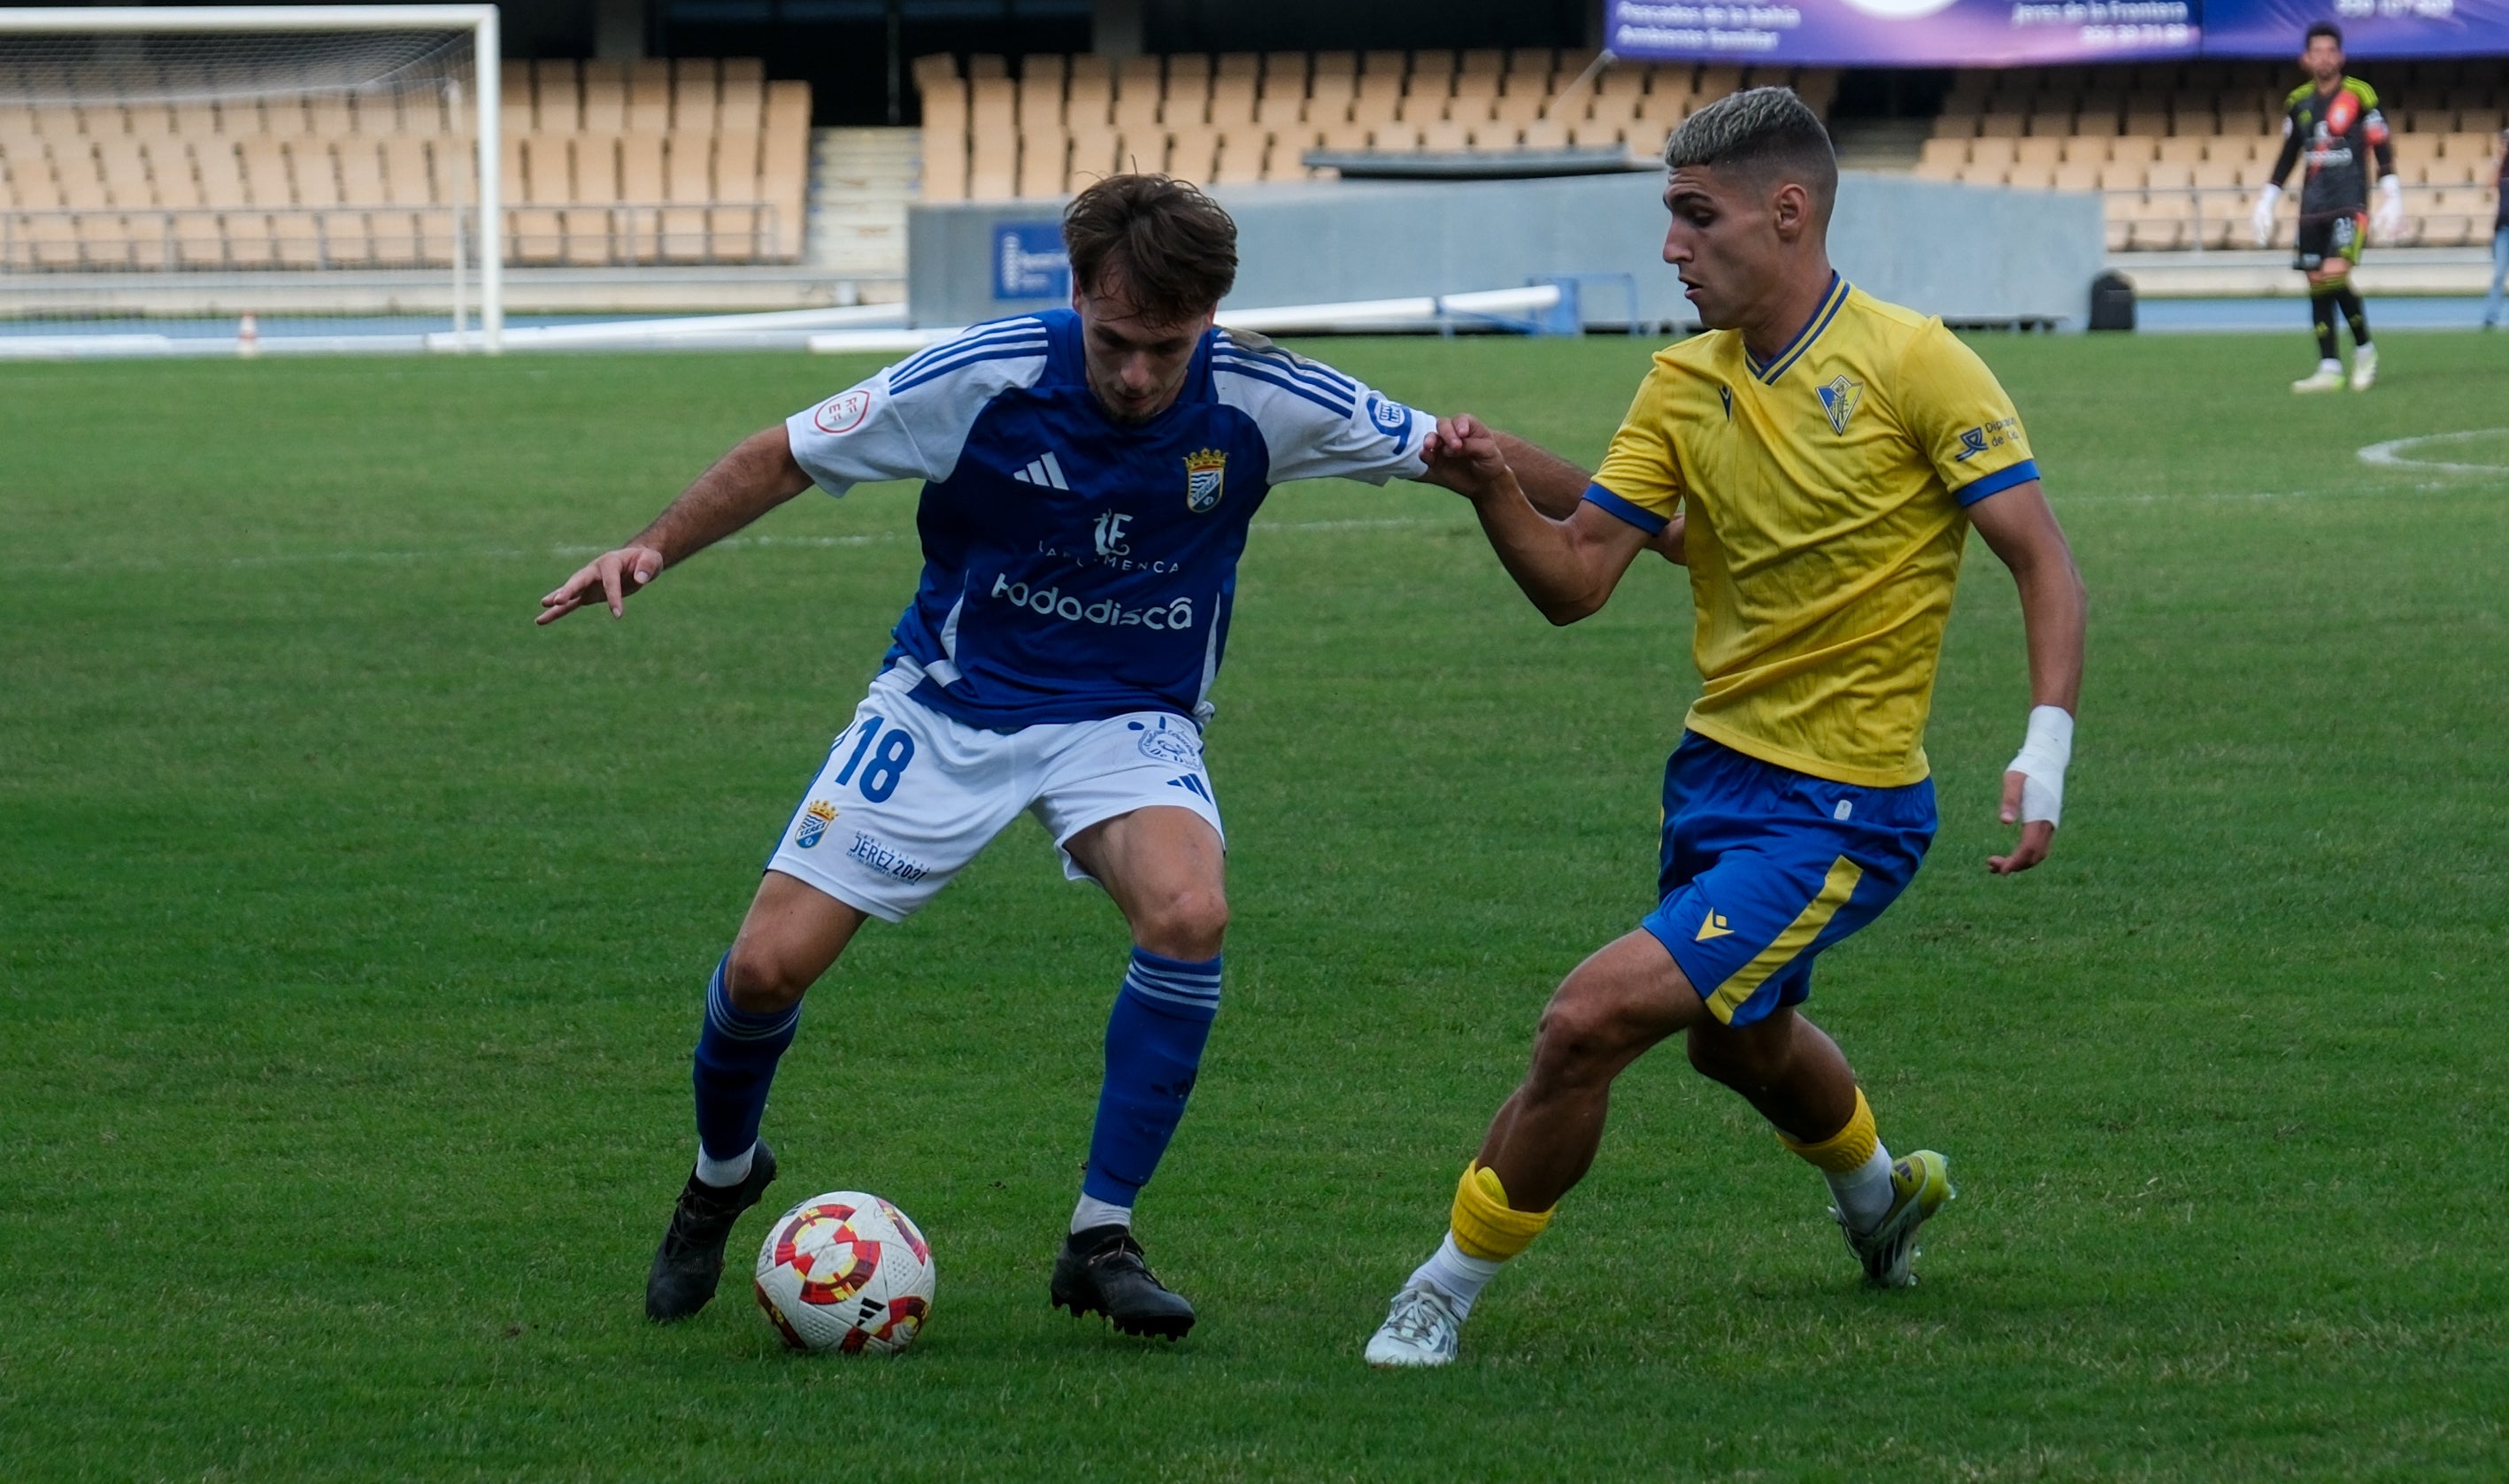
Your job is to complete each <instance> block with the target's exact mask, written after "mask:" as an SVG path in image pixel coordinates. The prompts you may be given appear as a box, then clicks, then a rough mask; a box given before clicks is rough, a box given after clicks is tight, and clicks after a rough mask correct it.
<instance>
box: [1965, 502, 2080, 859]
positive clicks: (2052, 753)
mask: <svg viewBox="0 0 2509 1484" xmlns="http://www.w3.org/2000/svg"><path fill="white" fill-rule="evenodd" d="M1968 515H1969V520H1970V522H1971V523H1972V524H1974V525H1975V526H1976V527H1977V534H1978V535H1979V536H1981V537H1984V538H1986V544H1987V547H1988V549H1990V550H1992V551H1993V552H1994V553H1995V554H1996V555H1997V556H1998V557H2000V558H2002V559H2003V565H2004V566H2006V567H2008V568H2010V569H2011V570H2012V579H2013V581H2014V583H2015V584H2017V585H2018V586H2019V587H2020V589H2021V623H2022V629H2023V631H2024V633H2025V634H2026V635H2027V636H2028V642H2029V646H2030V726H2029V733H2028V739H2027V740H2026V741H2025V742H2023V744H2022V747H2021V754H2020V756H2018V757H2016V758H2014V759H2013V760H2012V766H2011V767H2010V768H2008V769H2006V770H2005V771H2004V774H2003V822H2004V823H2005V824H2007V825H2010V824H2018V825H2020V827H2021V840H2020V843H2019V844H2018V845H2016V846H2015V847H2014V848H2013V850H2012V853H2011V854H2009V855H1996V856H1989V857H1987V860H1986V866H1987V869H1988V870H1989V871H1992V872H1995V873H1996V874H1997V875H2000V876H2008V875H2011V874H2012V873H2013V872H2020V871H2028V870H2029V869H2030V868H2031V867H2033V866H2036V865H2038V864H2039V863H2040V862H2041V861H2043V860H2045V859H2047V852H2048V850H2049V849H2050V848H2051V847H2052V846H2053V845H2054V843H2055V838H2056V820H2057V815H2058V813H2059V812H2060V810H2061V809H2062V807H2063V804H2064V800H2065V768H2066V765H2067V764H2068V763H2069V762H2070V761H2072V759H2073V747H2074V712H2075V710H2076V709H2077V708H2078V706H2079V705H2080V704H2081V696H2082V643H2083V627H2084V621H2085V618H2086V615H2087V613H2088V610H2089V597H2088V594H2087V593H2086V592H2085V591H2084V589H2083V587H2082V575H2081V573H2080V572H2079V571H2078V569H2077V568H2076V567H2075V566H2074V551H2073V547H2072V546H2071V545H2069V544H2067V542H2066V540H2065V532H2064V528H2063V527H2061V526H2059V525H2057V524H2056V512H2055V511H2053V510H2051V509H2049V508H2048V507H2047V497H2046V494H2045V492H2044V491H2042V490H2041V488H2040V485H2039V481H2038V480H2036V479H2032V480H2028V481H2026V482H2024V483H2021V484H2016V485H2014V486H2013V487H2012V488H2010V489H2008V490H2005V491H2003V492H2002V493H2000V494H1996V495H1990V496H1988V497H1987V498H1986V499H1984V500H1982V501H1978V502H1977V503H1976V504H1973V505H1971V506H1969V509H1968Z"/></svg>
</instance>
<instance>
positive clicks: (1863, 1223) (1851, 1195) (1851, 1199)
mask: <svg viewBox="0 0 2509 1484" xmlns="http://www.w3.org/2000/svg"><path fill="white" fill-rule="evenodd" d="M1821 1178H1823V1179H1825V1180H1827V1181H1829V1195H1830V1199H1831V1200H1833V1201H1836V1202H1837V1203H1838V1213H1839V1214H1840V1215H1842V1216H1845V1217H1846V1218H1847V1224H1848V1226H1849V1227H1851V1228H1853V1229H1854V1230H1855V1231H1858V1232H1869V1231H1871V1230H1873V1228H1874V1227H1875V1226H1876V1225H1878V1224H1880V1222H1881V1220H1882V1218H1883V1217H1884V1216H1886V1215H1888V1214H1890V1211H1891V1196H1892V1194H1893V1193H1892V1191H1891V1151H1890V1149H1889V1148H1888V1147H1887V1146H1885V1145H1884V1144H1882V1143H1881V1142H1880V1141H1879V1140H1876V1141H1875V1143H1874V1145H1873V1158H1871V1159H1869V1160H1866V1161H1865V1162H1864V1163H1863V1164H1861V1165H1858V1166H1856V1167H1855V1168H1854V1169H1851V1170H1849V1171H1847V1173H1845V1174H1824V1175H1822V1177H1821Z"/></svg>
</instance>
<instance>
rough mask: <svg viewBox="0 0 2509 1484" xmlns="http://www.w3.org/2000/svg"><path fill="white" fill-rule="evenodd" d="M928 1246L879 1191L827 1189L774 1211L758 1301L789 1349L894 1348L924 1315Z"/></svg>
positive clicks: (911, 1335)
mask: <svg viewBox="0 0 2509 1484" xmlns="http://www.w3.org/2000/svg"><path fill="white" fill-rule="evenodd" d="M934 1277H935V1275H934V1273H933V1270H932V1248H931V1245H930V1244H929V1243H926V1242H924V1240H923V1234H922V1233H921V1232H919V1231H917V1230H916V1226H915V1223H914V1222H912V1221H909V1220H907V1219H906V1212H904V1211H902V1210H899V1209H898V1208H897V1207H896V1206H891V1205H889V1204H888V1203H887V1202H885V1201H883V1200H881V1199H880V1197H878V1196H874V1195H867V1194H865V1193H864V1192H862V1191H858V1190H832V1191H830V1192H828V1193H827V1194H826V1195H824V1196H812V1197H811V1198H810V1199H809V1200H807V1201H805V1202H803V1203H802V1204H801V1205H799V1206H795V1207H793V1208H792V1209H791V1210H789V1211H786V1212H785V1213H784V1214H783V1215H781V1216H779V1217H777V1218H776V1221H775V1225H774V1228H773V1229H772V1230H770V1231H769V1232H768V1234H767V1243H766V1245H764V1246H762V1247H760V1248H759V1249H758V1282H757V1290H758V1307H759V1308H760V1309H762V1310H764V1311H765V1312H766V1314H767V1321H768V1323H770V1324H772V1325H774V1326H775V1332H776V1333H777V1334H780V1335H782V1336H783V1337H784V1343H785V1344H786V1345H789V1346H791V1347H792V1348H793V1349H795V1350H807V1351H828V1350H833V1351H842V1352H843V1353H844V1354H848V1355H850V1354H856V1353H857V1352H861V1351H872V1352H876V1353H878V1354H890V1355H893V1354H897V1353H898V1352H900V1351H902V1350H904V1349H906V1347H908V1346H909V1345H912V1344H914V1343H915V1336H916V1333H917V1331H918V1330H920V1329H922V1327H923V1321H924V1320H925V1319H926V1318H927V1317H930V1316H931V1313H932V1288H933V1281H934Z"/></svg>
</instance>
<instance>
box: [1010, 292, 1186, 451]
mask: <svg viewBox="0 0 2509 1484" xmlns="http://www.w3.org/2000/svg"><path fill="white" fill-rule="evenodd" d="M1036 317H1037V318H1038V319H1040V320H1042V321H1044V323H1045V377H1046V380H1047V381H1050V382H1059V383H1063V384H1066V385H1068V386H1073V387H1078V388H1079V389H1080V390H1083V391H1086V392H1088V393H1089V407H1090V410H1091V411H1093V412H1095V413H1097V414H1098V416H1099V417H1100V418H1102V419H1104V420H1105V424H1106V426H1107V427H1115V428H1122V429H1124V430H1126V431H1139V430H1142V429H1145V428H1151V427H1158V426H1159V425H1160V424H1162V423H1164V422H1166V421H1167V420H1168V419H1169V418H1172V417H1174V416H1175V415H1176V411H1177V409H1178V408H1180V407H1182V406H1184V405H1185V404H1187V403H1189V402H1211V401H1217V399H1218V398H1217V393H1216V392H1214V391H1213V390H1212V385H1211V352H1212V348H1213V347H1214V346H1216V345H1217V344H1218V343H1219V337H1220V335H1221V334H1222V333H1224V332H1223V331H1222V330H1221V329H1220V328H1219V326H1217V325H1213V326H1212V327H1211V329H1210V330H1209V331H1208V332H1206V333H1205V334H1204V335H1203V337H1202V344H1201V345H1198V346H1196V347H1194V352H1193V364H1192V365H1191V366H1189V367H1187V368H1186V369H1185V373H1184V385H1183V386H1182V387H1180V388H1179V389H1177V397H1176V400H1175V401H1173V402H1170V403H1169V404H1168V405H1167V407H1166V409H1165V410H1163V411H1162V412H1160V413H1159V415H1158V416H1157V417H1154V418H1152V419H1150V420H1149V421H1148V422H1146V423H1118V422H1116V421H1115V420H1114V419H1113V418H1112V417H1109V416H1108V415H1107V412H1106V406H1105V403H1103V402H1101V401H1099V400H1098V393H1097V392H1096V391H1095V390H1091V388H1090V386H1089V362H1088V358H1087V355H1086V352H1084V350H1083V348H1082V346H1081V343H1080V315H1078V314H1076V313H1074V312H1073V311H1071V310H1067V309H1058V310H1046V311H1044V312H1043V313H1041V314H1039V315H1037V316H1036Z"/></svg>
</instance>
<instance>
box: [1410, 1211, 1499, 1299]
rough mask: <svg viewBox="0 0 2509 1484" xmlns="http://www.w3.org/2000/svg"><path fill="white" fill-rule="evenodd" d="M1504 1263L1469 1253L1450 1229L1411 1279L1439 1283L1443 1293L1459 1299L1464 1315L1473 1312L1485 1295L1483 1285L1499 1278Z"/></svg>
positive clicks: (1414, 1271)
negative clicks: (1476, 1301)
mask: <svg viewBox="0 0 2509 1484" xmlns="http://www.w3.org/2000/svg"><path fill="white" fill-rule="evenodd" d="M1503 1266H1505V1265H1504V1264H1502V1263H1496V1262H1492V1261H1490V1260H1489V1259H1488V1258H1485V1257H1473V1256H1469V1255H1467V1254H1466V1253H1465V1251H1464V1249H1463V1248H1461V1247H1459V1246H1457V1245H1455V1234H1454V1233H1452V1232H1448V1233H1447V1234H1446V1240H1445V1241H1443V1242H1442V1243H1438V1250H1437V1251H1436V1252H1435V1253H1433V1254H1431V1256H1430V1258H1429V1260H1428V1261H1427V1262H1424V1263H1422V1264H1421V1265H1420V1266H1419V1267H1418V1268H1417V1269H1415V1270H1413V1272H1412V1274H1411V1281H1412V1282H1415V1283H1422V1282H1425V1283H1435V1284H1437V1285H1438V1288H1439V1290H1440V1291H1441V1292H1442V1293H1444V1294H1445V1295H1446V1297H1448V1298H1450V1299H1453V1300H1454V1301H1455V1313H1456V1315H1457V1316H1458V1317H1460V1316H1464V1315H1469V1314H1471V1313H1472V1312H1473V1300H1475V1299H1477V1298H1479V1297H1480V1296H1481V1288H1482V1287H1483V1285H1485V1284H1487V1283H1488V1282H1489V1280H1491V1279H1493V1278H1496V1277H1498V1270H1499V1269H1500V1268H1501V1267H1503Z"/></svg>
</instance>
